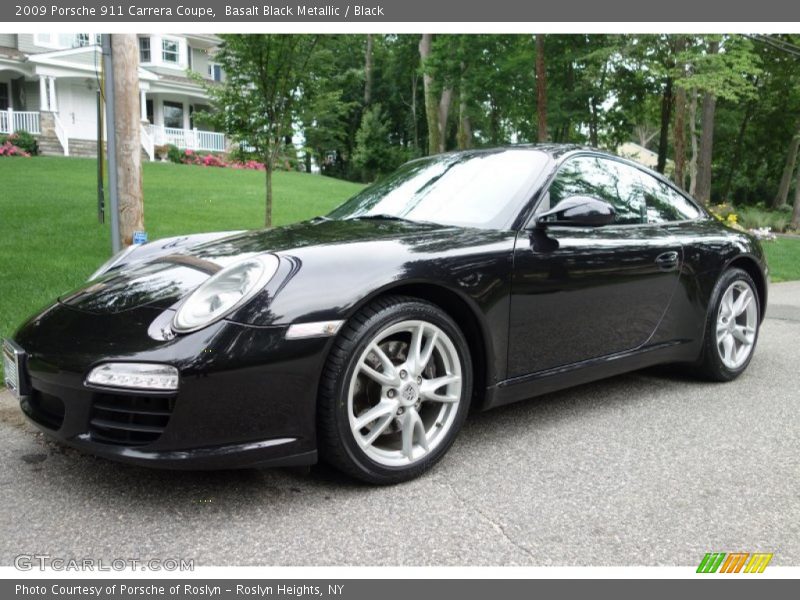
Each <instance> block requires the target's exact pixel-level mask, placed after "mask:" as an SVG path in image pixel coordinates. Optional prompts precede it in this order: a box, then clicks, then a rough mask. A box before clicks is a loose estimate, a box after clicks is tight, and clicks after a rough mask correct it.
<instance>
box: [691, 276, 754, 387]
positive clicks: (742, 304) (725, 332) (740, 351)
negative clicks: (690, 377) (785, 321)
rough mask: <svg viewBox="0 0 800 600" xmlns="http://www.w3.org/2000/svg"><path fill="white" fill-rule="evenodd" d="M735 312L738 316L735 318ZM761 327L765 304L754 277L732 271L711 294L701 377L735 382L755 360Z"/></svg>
mask: <svg viewBox="0 0 800 600" xmlns="http://www.w3.org/2000/svg"><path fill="white" fill-rule="evenodd" d="M742 294H745V299H744V300H743V301H742V300H741V298H742ZM731 311H733V313H736V314H733V319H731V315H732V312H731ZM760 325H761V305H760V301H759V297H758V292H757V290H756V286H755V283H754V282H753V278H752V277H750V275H748V274H747V273H746V272H745V271H743V270H741V269H736V268H734V269H728V270H727V271H725V272H724V273H723V274H722V276H721V277H720V278H719V280H718V281H717V283H716V285H715V286H714V290H713V292H712V294H711V302H710V304H709V310H708V314H707V315H706V324H705V331H704V336H703V349H702V353H701V359H700V363H699V368H698V371H699V374H700V375H701V376H702V377H704V378H706V379H710V380H712V381H732V380H733V379H736V378H737V377H738V376H739V375H741V374H742V373H743V372H744V371H745V369H747V366H748V365H749V364H750V360H751V359H752V358H753V352H754V351H755V348H756V342H757V341H758V333H759V330H760ZM731 344H732V346H731Z"/></svg>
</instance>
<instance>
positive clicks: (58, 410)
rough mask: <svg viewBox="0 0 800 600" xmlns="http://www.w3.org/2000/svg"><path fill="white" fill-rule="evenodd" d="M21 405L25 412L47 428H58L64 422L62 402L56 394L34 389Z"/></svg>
mask: <svg viewBox="0 0 800 600" xmlns="http://www.w3.org/2000/svg"><path fill="white" fill-rule="evenodd" d="M21 406H22V410H23V411H24V412H25V414H27V415H28V416H29V417H30V418H31V419H33V420H34V421H36V422H37V423H39V424H40V425H43V426H44V427H47V428H48V429H53V430H58V429H60V428H61V425H62V424H63V423H64V402H63V401H62V400H61V398H59V397H58V396H54V395H52V394H46V393H44V392H41V391H39V390H36V389H34V390H31V395H30V396H28V397H27V398H25V399H24V400H23V401H22V403H21Z"/></svg>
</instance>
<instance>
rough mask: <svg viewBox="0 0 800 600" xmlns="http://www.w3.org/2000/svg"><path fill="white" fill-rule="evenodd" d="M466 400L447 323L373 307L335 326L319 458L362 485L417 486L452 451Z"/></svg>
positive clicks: (402, 309) (465, 359)
mask: <svg viewBox="0 0 800 600" xmlns="http://www.w3.org/2000/svg"><path fill="white" fill-rule="evenodd" d="M417 340H419V344H417V343H416V342H417ZM432 342H433V343H432ZM417 347H418V348H419V350H418V351H416V352H415V351H413V348H417ZM381 355H382V356H381ZM426 358H427V360H426ZM387 361H388V363H387ZM420 365H421V369H420ZM434 380H436V382H435V383H433V381H434ZM437 383H438V384H439V385H438V386H436V384H437ZM434 386H436V387H434ZM471 397H472V362H471V358H470V353H469V348H468V345H467V341H466V339H465V338H464V335H463V333H462V332H461V330H460V329H459V327H458V326H457V325H456V323H455V322H454V321H453V320H452V319H451V318H450V317H449V316H448V315H447V314H446V313H445V312H443V311H442V310H441V309H440V308H438V307H437V306H435V305H433V304H430V303H428V302H425V301H423V300H419V299H416V298H409V297H402V296H388V297H384V298H379V299H377V300H375V301H373V302H372V303H370V304H369V305H367V306H365V307H364V308H362V309H361V310H360V311H359V312H358V313H357V314H356V315H354V316H353V317H352V318H351V319H350V320H349V321H348V322H347V323H346V324H345V325H344V327H343V328H342V330H341V331H340V333H339V334H338V336H337V338H336V340H335V341H334V344H333V346H332V349H331V351H330V354H329V356H328V359H327V362H326V364H325V368H324V370H323V374H322V379H321V383H320V393H319V403H318V410H317V420H318V421H317V424H318V445H319V451H320V458H321V459H322V460H324V461H325V462H327V463H329V464H330V465H332V466H334V467H335V468H337V469H339V470H341V471H343V472H344V473H346V474H348V475H350V476H352V477H355V478H356V479H360V480H362V481H365V482H368V483H371V484H379V485H388V484H394V483H400V482H402V481H407V480H409V479H413V478H415V477H418V476H419V475H421V474H422V473H424V472H425V471H426V470H428V469H430V468H431V467H432V466H433V465H434V464H436V463H437V462H438V461H439V460H440V459H441V458H442V456H444V454H445V453H446V452H447V450H448V449H449V448H450V446H451V445H452V444H453V441H454V440H455V438H456V435H457V434H458V431H459V430H460V429H461V426H462V425H463V423H464V419H465V418H466V416H467V412H468V410H469V400H470V398H471ZM370 411H372V412H370ZM368 413H369V414H368Z"/></svg>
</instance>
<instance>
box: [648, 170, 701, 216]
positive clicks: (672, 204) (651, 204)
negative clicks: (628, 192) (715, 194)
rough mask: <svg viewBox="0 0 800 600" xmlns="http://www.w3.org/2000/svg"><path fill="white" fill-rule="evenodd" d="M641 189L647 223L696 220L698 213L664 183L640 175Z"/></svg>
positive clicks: (694, 207)
mask: <svg viewBox="0 0 800 600" xmlns="http://www.w3.org/2000/svg"><path fill="white" fill-rule="evenodd" d="M641 176H642V188H643V191H644V201H645V207H646V210H647V222H648V223H669V222H670V221H686V220H690V219H696V218H697V217H699V216H700V211H699V210H698V209H697V207H696V206H695V205H694V204H692V203H691V202H690V201H689V200H687V199H686V198H684V196H683V195H682V194H680V193H678V192H676V191H675V190H673V189H672V188H671V187H669V186H668V185H667V184H666V183H663V182H661V181H659V180H658V179H656V178H655V177H652V176H650V175H648V174H647V173H642V174H641Z"/></svg>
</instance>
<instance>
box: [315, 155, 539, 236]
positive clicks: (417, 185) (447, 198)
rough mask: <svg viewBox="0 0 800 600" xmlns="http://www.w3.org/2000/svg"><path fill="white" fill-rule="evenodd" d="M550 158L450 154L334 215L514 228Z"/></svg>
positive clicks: (392, 179)
mask: <svg viewBox="0 0 800 600" xmlns="http://www.w3.org/2000/svg"><path fill="white" fill-rule="evenodd" d="M549 161H550V158H549V156H548V155H547V154H545V153H544V152H542V151H540V150H535V149H532V148H514V149H507V150H498V151H495V152H474V153H465V154H445V155H440V156H435V157H431V158H427V159H422V160H416V161H413V162H410V163H407V164H405V165H403V166H402V167H400V168H399V169H398V170H397V171H395V172H394V173H393V174H392V175H390V176H389V177H387V178H386V179H384V180H382V181H379V182H378V183H375V184H373V185H371V186H369V187H367V188H366V189H365V190H363V191H362V192H360V193H359V194H357V195H356V196H353V197H352V198H351V199H350V200H348V201H347V202H345V203H344V204H342V205H341V206H340V207H338V208H336V209H335V210H334V211H333V212H331V213H330V214H329V215H328V217H330V218H332V219H357V218H362V219H363V218H373V219H395V220H396V219H403V220H409V221H425V222H432V223H441V224H443V225H457V226H460V227H478V228H483V229H502V228H505V227H508V226H510V224H511V222H512V221H513V220H514V217H516V215H517V213H518V212H519V210H520V208H521V207H522V205H523V203H524V202H525V201H526V200H527V199H528V197H529V196H530V192H531V191H532V190H531V187H532V184H533V183H534V182H535V181H536V179H538V176H539V175H540V174H541V173H542V171H543V170H544V168H545V167H546V166H547V165H548V164H549Z"/></svg>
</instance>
